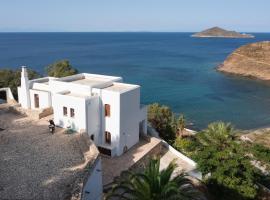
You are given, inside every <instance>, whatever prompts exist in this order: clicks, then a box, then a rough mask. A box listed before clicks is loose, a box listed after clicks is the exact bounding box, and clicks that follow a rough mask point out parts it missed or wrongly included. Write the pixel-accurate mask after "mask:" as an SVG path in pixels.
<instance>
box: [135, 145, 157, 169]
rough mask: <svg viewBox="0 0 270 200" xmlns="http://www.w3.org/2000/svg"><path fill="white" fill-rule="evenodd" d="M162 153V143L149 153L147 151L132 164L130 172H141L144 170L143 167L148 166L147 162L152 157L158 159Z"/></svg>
mask: <svg viewBox="0 0 270 200" xmlns="http://www.w3.org/2000/svg"><path fill="white" fill-rule="evenodd" d="M161 153H162V143H161V142H160V143H158V145H156V146H155V147H154V148H153V149H152V150H151V151H149V152H148V153H147V154H146V155H144V156H143V157H142V158H141V159H140V160H138V161H137V162H136V163H134V164H133V165H132V166H131V167H130V170H132V171H135V172H141V171H143V170H144V169H145V167H146V166H147V165H148V164H149V161H150V159H151V158H153V157H159V156H161Z"/></svg>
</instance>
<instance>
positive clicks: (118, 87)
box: [104, 82, 140, 93]
mask: <svg viewBox="0 0 270 200" xmlns="http://www.w3.org/2000/svg"><path fill="white" fill-rule="evenodd" d="M138 87H140V86H138V85H133V84H127V83H117V82H114V83H113V84H112V85H111V86H109V87H106V88H104V90H109V91H114V92H120V93H122V92H126V91H129V90H132V89H135V88H138Z"/></svg>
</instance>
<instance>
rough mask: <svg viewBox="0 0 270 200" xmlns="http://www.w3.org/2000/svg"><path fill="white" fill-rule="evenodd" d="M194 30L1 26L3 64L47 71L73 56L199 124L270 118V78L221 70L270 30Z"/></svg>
mask: <svg viewBox="0 0 270 200" xmlns="http://www.w3.org/2000/svg"><path fill="white" fill-rule="evenodd" d="M191 34H192V33H147V32H146V33H1V34H0V52H1V53H0V68H18V67H19V66H21V65H26V66H28V67H30V68H32V69H34V70H37V71H38V72H40V73H44V70H43V69H44V67H45V66H47V65H48V64H50V63H53V62H54V61H57V60H61V59H68V60H70V62H71V64H72V65H73V66H74V67H76V68H77V69H79V71H80V72H89V73H100V74H108V75H116V76H122V77H123V78H124V81H125V82H128V83H135V84H139V85H141V86H142V88H141V91H142V93H141V101H142V103H143V104H150V103H153V102H158V103H160V104H166V105H168V106H170V107H171V108H172V110H173V111H174V112H175V113H177V114H179V113H183V114H184V115H185V116H186V118H187V119H188V121H189V122H190V123H193V124H194V125H193V127H192V128H194V129H202V128H205V127H206V126H207V124H209V123H210V122H213V121H217V120H222V121H226V122H231V123H232V124H233V125H234V126H235V127H236V128H241V129H251V128H258V127H263V126H268V125H270V84H269V83H264V82H260V81H257V80H251V79H248V78H240V77H236V76H229V75H225V74H222V73H219V72H217V71H216V70H215V68H216V67H217V65H219V64H220V63H222V62H223V61H224V59H226V57H227V56H228V55H229V54H230V53H231V52H232V51H233V50H235V49H236V48H238V47H240V46H241V45H244V44H247V43H251V42H256V41H263V40H270V34H266V33H264V34H263V33H261V34H259V33H257V34H254V35H255V36H256V38H255V39H224V38H223V39H222V38H192V37H190V35H191ZM0 78H1V77H0Z"/></svg>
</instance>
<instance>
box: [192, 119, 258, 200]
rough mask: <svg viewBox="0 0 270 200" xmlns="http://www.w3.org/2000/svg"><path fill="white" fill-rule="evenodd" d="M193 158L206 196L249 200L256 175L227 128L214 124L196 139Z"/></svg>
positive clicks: (220, 124) (239, 145)
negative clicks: (208, 194) (203, 184)
mask: <svg viewBox="0 0 270 200" xmlns="http://www.w3.org/2000/svg"><path fill="white" fill-rule="evenodd" d="M196 138H197V140H198V141H199V143H200V145H199V147H198V148H199V149H198V150H197V152H196V155H195V156H194V159H195V160H196V161H197V164H198V168H199V170H200V171H201V172H202V174H203V176H204V179H205V182H206V183H207V185H208V187H209V189H210V192H211V193H212V194H216V195H217V196H218V198H219V199H253V198H255V196H256V195H257V190H258V188H257V186H256V182H257V181H258V177H259V171H258V170H257V169H256V168H255V167H254V166H252V164H251V162H250V158H249V156H248V155H247V152H246V151H245V148H243V146H242V145H241V143H239V142H237V141H235V140H234V130H233V128H232V126H231V125H230V124H226V123H223V122H215V123H212V124H210V125H209V126H208V128H207V129H206V130H203V131H202V132H200V133H198V134H197V135H196Z"/></svg>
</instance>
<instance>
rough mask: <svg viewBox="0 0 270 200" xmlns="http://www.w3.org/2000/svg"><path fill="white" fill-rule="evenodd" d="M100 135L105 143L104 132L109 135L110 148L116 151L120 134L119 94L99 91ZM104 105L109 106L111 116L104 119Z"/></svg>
mask: <svg viewBox="0 0 270 200" xmlns="http://www.w3.org/2000/svg"><path fill="white" fill-rule="evenodd" d="M101 102H102V103H101V105H102V109H101V110H102V113H101V119H102V120H101V122H102V123H101V135H102V141H103V143H105V131H109V132H110V133H111V146H112V147H116V148H117V149H118V147H119V146H118V144H119V139H120V138H119V133H120V94H119V93H118V92H114V91H109V90H101ZM105 104H109V105H110V110H111V116H110V117H105V110H104V106H105Z"/></svg>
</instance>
